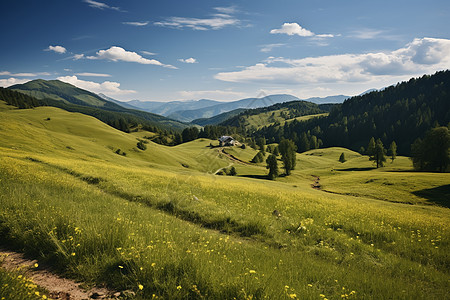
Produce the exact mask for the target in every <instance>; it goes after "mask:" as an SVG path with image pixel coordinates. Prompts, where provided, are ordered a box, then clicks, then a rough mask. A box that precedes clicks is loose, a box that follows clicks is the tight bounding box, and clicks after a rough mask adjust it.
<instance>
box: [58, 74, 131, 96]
mask: <svg viewBox="0 0 450 300" xmlns="http://www.w3.org/2000/svg"><path fill="white" fill-rule="evenodd" d="M57 79H58V80H61V81H63V82H67V83H70V84H72V85H74V86H76V87H79V88H81V89H85V90H88V91H91V92H93V93H96V94H99V93H103V94H106V95H126V94H134V93H136V91H133V90H121V89H120V83H118V82H113V81H104V82H102V83H98V82H94V81H86V80H81V79H78V77H77V76H61V77H58V78H57Z"/></svg>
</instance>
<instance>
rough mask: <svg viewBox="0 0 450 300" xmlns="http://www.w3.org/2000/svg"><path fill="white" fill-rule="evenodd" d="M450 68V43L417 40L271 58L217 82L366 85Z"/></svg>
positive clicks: (221, 76) (430, 39)
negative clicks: (382, 48) (383, 47)
mask: <svg viewBox="0 0 450 300" xmlns="http://www.w3.org/2000/svg"><path fill="white" fill-rule="evenodd" d="M448 68H450V40H448V39H434V38H422V39H414V40H413V41H412V42H411V43H409V44H407V45H406V46H405V47H404V48H400V49H398V50H395V51H391V52H375V53H365V54H342V55H330V56H319V57H306V58H301V59H287V58H283V57H278V58H274V57H269V58H268V59H267V60H266V61H264V62H262V63H258V64H255V65H254V66H249V67H246V68H245V69H244V70H241V71H235V72H221V73H218V74H216V75H215V78H216V79H219V80H222V81H228V82H244V83H248V82H257V83H275V84H300V85H301V84H305V85H306V84H329V83H356V82H359V83H362V82H370V81H372V82H373V81H374V80H378V79H381V78H382V79H383V80H386V79H388V78H392V79H393V78H396V77H398V76H403V77H405V76H409V77H412V76H418V75H421V74H424V73H433V72H435V71H438V70H442V69H448Z"/></svg>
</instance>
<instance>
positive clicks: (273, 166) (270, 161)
mask: <svg viewBox="0 0 450 300" xmlns="http://www.w3.org/2000/svg"><path fill="white" fill-rule="evenodd" d="M266 163H267V166H266V169H269V174H268V176H269V178H270V179H271V180H274V179H275V177H278V161H277V157H276V156H275V155H273V154H271V155H269V157H268V158H267V159H266Z"/></svg>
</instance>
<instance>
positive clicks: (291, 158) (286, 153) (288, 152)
mask: <svg viewBox="0 0 450 300" xmlns="http://www.w3.org/2000/svg"><path fill="white" fill-rule="evenodd" d="M278 149H279V151H280V154H281V160H282V161H283V167H284V170H285V172H286V175H290V174H291V170H293V169H294V168H295V163H296V160H295V155H296V152H295V151H297V146H295V144H294V142H293V141H291V140H286V139H283V140H281V142H280V144H279V145H278Z"/></svg>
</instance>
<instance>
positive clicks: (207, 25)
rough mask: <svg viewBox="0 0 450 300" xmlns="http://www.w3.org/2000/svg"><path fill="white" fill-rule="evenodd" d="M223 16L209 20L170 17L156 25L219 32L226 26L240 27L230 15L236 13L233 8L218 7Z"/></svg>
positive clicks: (237, 21)
mask: <svg viewBox="0 0 450 300" xmlns="http://www.w3.org/2000/svg"><path fill="white" fill-rule="evenodd" d="M215 9H216V10H217V11H219V12H222V14H215V15H213V16H211V17H209V18H202V19H201V18H183V17H169V18H167V19H166V20H164V21H160V22H155V23H153V24H154V25H157V26H163V27H170V28H176V29H183V28H190V29H193V30H211V29H212V30H218V29H222V28H224V27H226V26H238V25H240V23H241V21H240V20H238V19H236V18H234V17H232V16H231V15H229V14H230V13H233V12H235V10H233V9H232V8H231V7H228V8H227V7H216V8H215Z"/></svg>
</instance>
